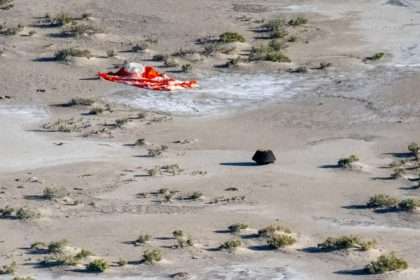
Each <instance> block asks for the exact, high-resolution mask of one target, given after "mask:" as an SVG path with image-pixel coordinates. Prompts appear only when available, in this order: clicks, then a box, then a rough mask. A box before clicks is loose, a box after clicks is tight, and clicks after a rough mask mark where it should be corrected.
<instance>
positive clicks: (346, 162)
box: [337, 155, 359, 169]
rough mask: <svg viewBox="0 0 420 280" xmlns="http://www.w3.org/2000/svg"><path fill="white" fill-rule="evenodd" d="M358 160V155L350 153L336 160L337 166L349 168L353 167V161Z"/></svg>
mask: <svg viewBox="0 0 420 280" xmlns="http://www.w3.org/2000/svg"><path fill="white" fill-rule="evenodd" d="M358 161H359V157H358V156H356V155H350V156H349V157H346V158H341V159H339V160H338V162H337V166H339V167H341V168H349V169H351V168H352V167H353V163H355V162H358Z"/></svg>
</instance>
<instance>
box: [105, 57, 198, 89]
mask: <svg viewBox="0 0 420 280" xmlns="http://www.w3.org/2000/svg"><path fill="white" fill-rule="evenodd" d="M98 75H99V77H100V78H102V79H104V80H107V81H111V82H116V83H122V84H127V85H132V86H136V87H139V88H145V89H151V90H161V91H170V90H176V89H186V88H195V87H198V82H197V81H195V80H192V81H178V80H175V79H173V78H171V77H169V76H167V75H166V74H162V73H159V72H158V71H157V70H156V69H155V68H154V67H152V66H144V65H142V64H140V63H133V62H132V63H126V64H124V66H123V67H122V68H120V69H119V70H118V71H117V72H115V73H113V72H108V73H102V72H99V73H98Z"/></svg>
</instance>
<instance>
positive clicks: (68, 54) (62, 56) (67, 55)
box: [54, 48, 92, 61]
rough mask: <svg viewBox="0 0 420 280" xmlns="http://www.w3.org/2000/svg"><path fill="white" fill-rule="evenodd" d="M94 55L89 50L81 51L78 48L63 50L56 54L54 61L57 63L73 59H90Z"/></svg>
mask: <svg viewBox="0 0 420 280" xmlns="http://www.w3.org/2000/svg"><path fill="white" fill-rule="evenodd" d="M91 56H92V54H91V53H90V51H89V50H81V49H77V48H69V49H62V50H59V51H57V52H56V53H55V54H54V59H55V60H57V61H69V60H70V59H71V58H72V57H85V58H90V57H91Z"/></svg>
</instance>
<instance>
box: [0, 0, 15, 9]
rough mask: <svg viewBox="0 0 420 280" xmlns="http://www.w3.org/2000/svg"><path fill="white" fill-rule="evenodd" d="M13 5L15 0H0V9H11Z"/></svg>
mask: <svg viewBox="0 0 420 280" xmlns="http://www.w3.org/2000/svg"><path fill="white" fill-rule="evenodd" d="M13 6H14V4H13V0H0V10H9V9H11V8H13Z"/></svg>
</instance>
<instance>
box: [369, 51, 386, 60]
mask: <svg viewBox="0 0 420 280" xmlns="http://www.w3.org/2000/svg"><path fill="white" fill-rule="evenodd" d="M384 56H385V53H383V52H378V53H375V54H374V55H372V56H367V57H365V59H364V60H365V61H377V60H381V59H382V58H384Z"/></svg>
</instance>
